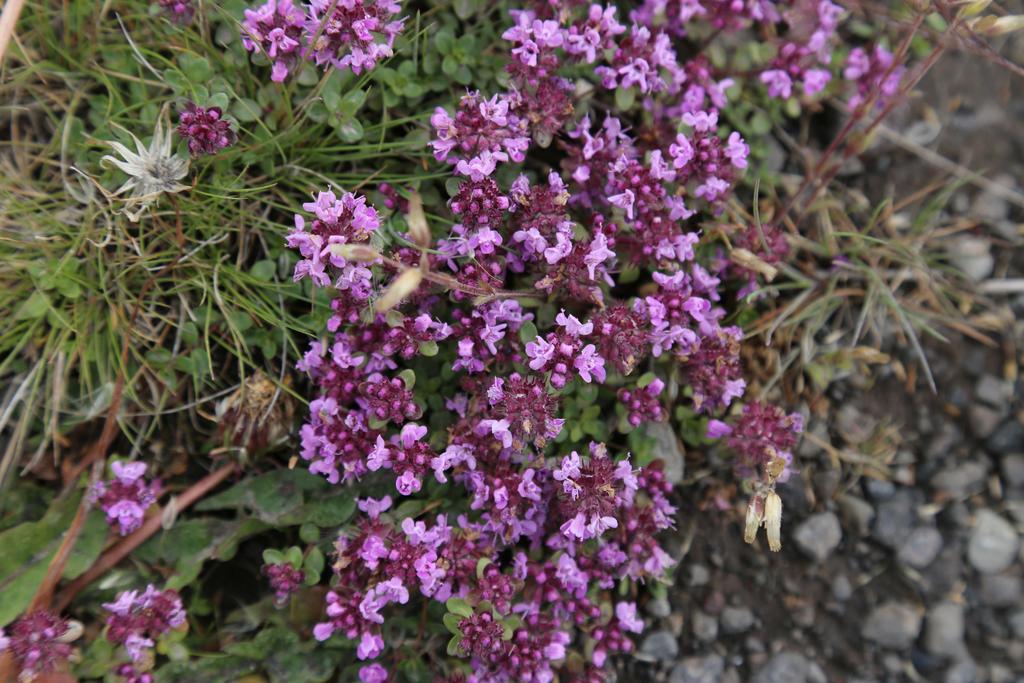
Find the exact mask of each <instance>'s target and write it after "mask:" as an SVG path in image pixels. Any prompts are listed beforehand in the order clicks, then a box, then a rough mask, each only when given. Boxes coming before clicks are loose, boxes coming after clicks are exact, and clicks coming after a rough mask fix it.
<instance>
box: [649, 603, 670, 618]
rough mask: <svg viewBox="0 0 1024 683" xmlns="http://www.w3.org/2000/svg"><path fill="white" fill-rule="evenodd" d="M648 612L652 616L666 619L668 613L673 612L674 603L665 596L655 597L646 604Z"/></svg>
mask: <svg viewBox="0 0 1024 683" xmlns="http://www.w3.org/2000/svg"><path fill="white" fill-rule="evenodd" d="M645 609H646V610H647V613H648V614H650V615H651V616H652V617H655V618H658V619H664V618H665V617H667V616H668V615H670V614H672V605H671V604H669V601H668V600H666V599H665V598H655V599H654V600H651V601H649V602H648V603H647V605H646V606H645Z"/></svg>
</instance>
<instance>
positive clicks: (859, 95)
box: [843, 45, 906, 109]
mask: <svg viewBox="0 0 1024 683" xmlns="http://www.w3.org/2000/svg"><path fill="white" fill-rule="evenodd" d="M905 72H906V68H905V67H904V66H902V65H899V64H896V63H895V60H894V59H893V55H892V53H891V52H889V51H888V50H886V49H885V48H884V47H882V46H881V45H875V46H874V48H873V49H872V50H871V51H870V52H869V51H867V50H864V49H863V48H859V47H858V48H854V49H853V50H851V51H850V55H849V57H847V59H846V67H845V68H844V69H843V78H845V79H846V80H848V81H852V82H853V83H854V84H856V86H857V92H855V93H854V94H853V95H851V96H850V100H849V102H848V104H849V106H850V109H856V108H858V107H860V106H861V104H863V103H864V102H866V101H869V100H872V101H874V103H875V106H876V107H878V108H882V107H883V106H885V104H886V103H887V102H888V101H889V100H891V99H892V98H893V97H895V96H896V94H897V93H898V92H899V90H900V81H902V80H903V74H904V73H905Z"/></svg>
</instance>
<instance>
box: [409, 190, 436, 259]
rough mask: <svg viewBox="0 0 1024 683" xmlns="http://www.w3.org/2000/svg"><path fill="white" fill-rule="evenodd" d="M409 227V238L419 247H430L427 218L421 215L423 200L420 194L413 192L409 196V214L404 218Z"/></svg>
mask: <svg viewBox="0 0 1024 683" xmlns="http://www.w3.org/2000/svg"><path fill="white" fill-rule="evenodd" d="M405 222H406V224H407V225H408V226H409V236H410V237H411V238H412V239H413V241H414V242H415V243H416V244H418V245H419V246H421V247H423V248H424V249H426V248H427V247H429V246H430V228H429V227H427V217H426V215H424V213H423V200H422V199H421V198H420V193H419V192H416V191H413V192H412V194H411V195H410V196H409V213H408V214H407V215H406V217H405Z"/></svg>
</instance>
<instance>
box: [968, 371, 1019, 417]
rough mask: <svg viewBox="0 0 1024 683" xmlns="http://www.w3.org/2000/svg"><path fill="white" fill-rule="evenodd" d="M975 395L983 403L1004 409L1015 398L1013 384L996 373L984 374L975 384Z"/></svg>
mask: <svg viewBox="0 0 1024 683" xmlns="http://www.w3.org/2000/svg"><path fill="white" fill-rule="evenodd" d="M974 395H975V396H977V397H978V400H979V401H981V402H982V403H986V404H988V405H990V406H992V407H993V408H999V409H1004V408H1006V404H1007V403H1009V402H1010V400H1011V399H1013V384H1012V383H1010V382H1007V381H1006V380H1002V379H999V378H998V377H996V376H995V375H983V376H982V378H981V379H979V380H978V383H977V384H975V385H974Z"/></svg>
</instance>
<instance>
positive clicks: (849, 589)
mask: <svg viewBox="0 0 1024 683" xmlns="http://www.w3.org/2000/svg"><path fill="white" fill-rule="evenodd" d="M852 595H853V585H852V584H850V580H849V579H848V578H846V574H839V575H838V576H836V578H834V579H833V580H832V597H834V598H835V599H836V600H838V601H839V602H846V601H847V600H849V599H850V596H852Z"/></svg>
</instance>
